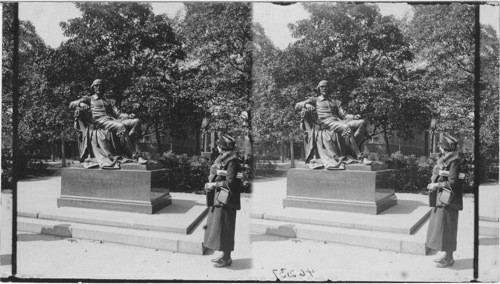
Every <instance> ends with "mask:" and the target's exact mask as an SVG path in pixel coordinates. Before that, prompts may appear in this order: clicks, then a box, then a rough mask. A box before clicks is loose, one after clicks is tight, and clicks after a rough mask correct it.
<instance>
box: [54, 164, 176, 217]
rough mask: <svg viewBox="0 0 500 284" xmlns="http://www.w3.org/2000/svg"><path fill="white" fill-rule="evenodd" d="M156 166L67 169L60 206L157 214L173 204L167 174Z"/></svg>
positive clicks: (135, 165) (62, 178)
mask: <svg viewBox="0 0 500 284" xmlns="http://www.w3.org/2000/svg"><path fill="white" fill-rule="evenodd" d="M165 171H166V169H158V168H157V167H156V166H154V165H139V164H124V165H122V168H121V169H119V170H108V169H106V170H102V169H84V168H82V167H80V166H79V165H75V166H74V167H71V168H66V169H63V171H62V177H61V197H60V198H58V199H57V206H67V207H83V208H92V209H102V210H115V211H127V212H137V213H146V214H153V213H155V212H156V211H158V210H160V209H162V208H164V207H166V206H167V205H169V204H171V203H172V197H171V195H170V193H169V190H168V189H167V188H165V182H164V181H163V180H162V179H163V173H165Z"/></svg>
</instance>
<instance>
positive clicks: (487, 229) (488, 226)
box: [479, 220, 498, 238]
mask: <svg viewBox="0 0 500 284" xmlns="http://www.w3.org/2000/svg"><path fill="white" fill-rule="evenodd" d="M479 235H481V236H488V237H495V238H498V222H490V221H481V220H480V221H479Z"/></svg>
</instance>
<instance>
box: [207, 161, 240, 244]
mask: <svg viewBox="0 0 500 284" xmlns="http://www.w3.org/2000/svg"><path fill="white" fill-rule="evenodd" d="M217 170H224V171H226V172H227V174H226V175H217ZM238 172H241V164H240V161H239V159H238V158H237V157H236V155H235V153H234V152H226V153H224V154H221V155H220V156H219V157H218V158H217V159H216V160H215V162H214V164H213V165H212V167H211V169H210V176H209V181H210V182H218V183H221V184H222V186H218V187H216V189H215V190H213V191H210V192H208V193H207V206H208V207H209V212H208V216H207V228H206V231H205V239H204V242H203V245H204V246H205V247H207V248H210V249H213V250H219V251H226V252H228V251H233V250H234V235H235V227H236V210H240V209H241V203H240V193H241V189H242V186H241V179H239V178H237V174H238ZM221 187H223V188H226V189H229V190H230V192H231V197H230V200H229V203H228V204H227V205H223V204H220V203H219V202H218V201H217V199H216V196H217V194H216V193H217V191H219V190H220V188H221Z"/></svg>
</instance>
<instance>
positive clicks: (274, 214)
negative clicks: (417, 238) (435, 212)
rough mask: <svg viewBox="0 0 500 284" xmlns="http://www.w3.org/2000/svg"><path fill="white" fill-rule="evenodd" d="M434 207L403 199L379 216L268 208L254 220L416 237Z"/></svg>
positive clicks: (258, 213) (253, 214)
mask: <svg viewBox="0 0 500 284" xmlns="http://www.w3.org/2000/svg"><path fill="white" fill-rule="evenodd" d="M430 210H431V209H430V207H428V206H423V205H422V204H420V203H418V202H415V201H412V200H399V204H397V205H395V206H393V207H391V208H389V209H387V210H386V211H384V212H383V213H382V214H379V215H367V214H360V213H349V212H340V211H327V212H325V211H324V210H314V209H303V208H285V209H283V208H265V209H262V212H258V210H255V211H257V212H253V213H251V214H250V217H251V218H254V219H265V220H271V221H283V222H290V223H301V224H309V225H322V226H328V227H340V228H347V229H359V230H368V231H381V232H392V233H400V234H408V235H411V234H414V233H415V232H416V231H417V230H418V228H420V226H421V225H422V223H423V222H425V221H426V220H427V219H428V217H429V215H430Z"/></svg>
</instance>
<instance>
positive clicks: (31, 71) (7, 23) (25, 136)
mask: <svg viewBox="0 0 500 284" xmlns="http://www.w3.org/2000/svg"><path fill="white" fill-rule="evenodd" d="M4 8H5V13H4V18H3V28H4V31H5V32H4V36H3V39H2V42H3V48H2V59H3V66H2V67H3V68H2V77H3V78H2V79H3V85H2V93H3V94H2V111H3V116H4V118H7V119H4V121H3V123H2V134H3V135H11V133H12V122H11V120H10V110H11V107H12V105H11V104H12V70H13V65H12V64H13V61H12V52H13V51H12V48H13V42H12V41H13V32H14V31H12V26H11V23H12V15H13V13H12V6H11V5H10V4H6V5H4ZM19 41H20V43H19V69H20V70H19V78H18V82H19V86H20V94H21V96H20V98H19V113H20V117H19V142H20V145H19V148H20V150H21V152H22V153H24V154H27V155H32V154H37V152H38V151H39V150H40V149H41V148H43V146H44V145H46V143H47V142H49V141H50V135H49V134H50V129H51V127H49V126H48V125H46V124H45V123H43V122H44V121H45V120H46V119H47V118H48V117H49V116H50V114H49V113H48V110H50V109H46V108H44V105H43V103H41V102H43V101H44V100H45V99H47V95H48V94H49V93H50V92H49V89H48V87H47V80H46V78H45V76H44V75H43V69H44V68H45V65H44V64H45V63H46V61H45V56H46V54H47V52H49V50H50V48H49V47H47V46H46V45H45V43H44V42H43V40H42V39H41V38H40V36H38V34H37V33H36V31H35V27H34V26H33V25H32V24H31V23H30V22H29V21H20V25H19Z"/></svg>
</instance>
